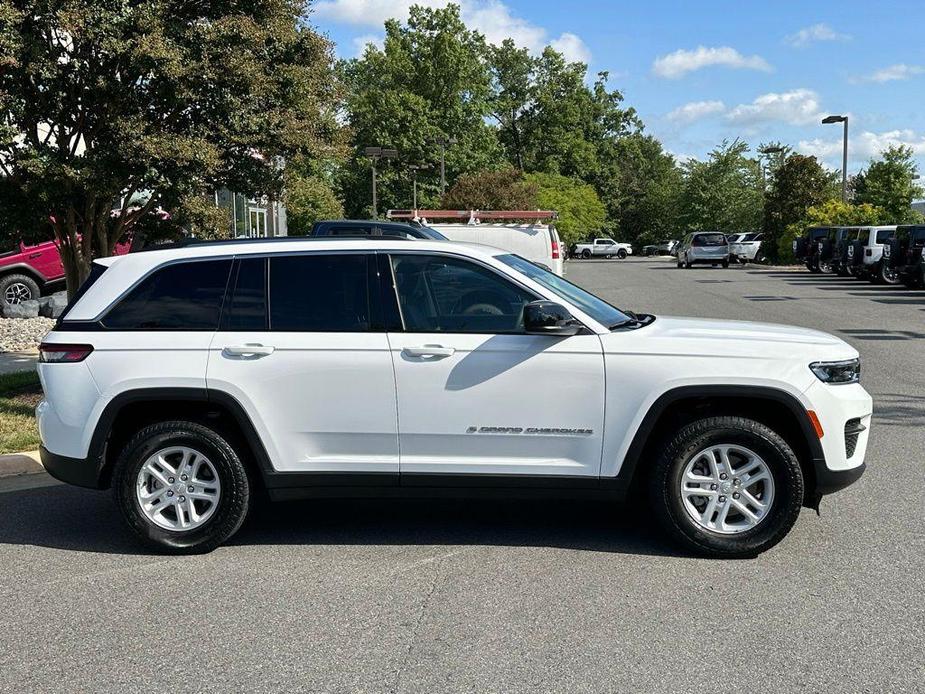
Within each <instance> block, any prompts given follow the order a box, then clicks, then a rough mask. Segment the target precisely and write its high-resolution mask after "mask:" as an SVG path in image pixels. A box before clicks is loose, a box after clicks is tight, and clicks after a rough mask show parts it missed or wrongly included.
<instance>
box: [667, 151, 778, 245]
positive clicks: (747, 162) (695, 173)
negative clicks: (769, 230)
mask: <svg viewBox="0 0 925 694" xmlns="http://www.w3.org/2000/svg"><path fill="white" fill-rule="evenodd" d="M747 151H748V145H747V144H746V143H745V142H742V141H741V140H735V141H734V142H732V143H730V142H727V141H725V140H724V141H723V143H722V144H721V145H720V146H719V147H717V148H716V149H714V150H713V151H712V152H710V156H709V159H708V160H707V161H705V162H701V161H696V160H691V161H689V162H687V163H685V164H684V175H685V181H684V190H683V192H682V193H681V209H680V211H679V212H680V218H681V220H682V222H683V224H684V225H685V228H686V229H687V230H691V231H701V230H702V231H721V232H724V233H733V232H741V231H754V230H757V229H758V228H760V226H761V218H762V205H763V198H764V184H763V182H762V178H761V168H760V166H759V165H758V162H757V161H756V160H754V159H751V158H749V157H747V156H746V155H745V153H746V152H747Z"/></svg>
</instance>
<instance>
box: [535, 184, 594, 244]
mask: <svg viewBox="0 0 925 694" xmlns="http://www.w3.org/2000/svg"><path fill="white" fill-rule="evenodd" d="M526 180H527V182H528V183H531V184H534V185H536V187H537V194H536V201H537V204H538V205H539V207H540V208H541V209H544V210H556V211H557V212H558V213H559V220H558V221H557V222H556V228H557V229H558V230H559V236H560V237H561V239H562V241H563V243H565V244H566V246H570V245H571V244H573V243H577V242H579V241H582V240H584V239H586V238H589V237H591V236H593V235H594V234H595V233H597V232H598V231H599V230H600V229H601V228H602V227H603V226H604V222H605V219H606V217H607V210H606V209H605V207H604V203H602V202H601V199H600V198H599V197H598V195H597V191H595V190H594V187H593V186H590V185H588V184H586V183H582V182H580V181H576V180H575V179H572V178H568V177H567V176H562V175H560V174H553V173H532V174H527V176H526Z"/></svg>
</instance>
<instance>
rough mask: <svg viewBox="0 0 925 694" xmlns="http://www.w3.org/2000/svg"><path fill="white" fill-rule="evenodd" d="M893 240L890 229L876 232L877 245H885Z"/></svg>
mask: <svg viewBox="0 0 925 694" xmlns="http://www.w3.org/2000/svg"><path fill="white" fill-rule="evenodd" d="M891 238H893V231H892V230H890V229H881V230H880V231H878V232H877V243H886V242H887V241H889V240H890V239H891Z"/></svg>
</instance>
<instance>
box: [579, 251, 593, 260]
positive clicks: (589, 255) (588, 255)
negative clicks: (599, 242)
mask: <svg viewBox="0 0 925 694" xmlns="http://www.w3.org/2000/svg"><path fill="white" fill-rule="evenodd" d="M581 257H582V258H584V259H585V260H587V259H588V258H590V257H591V250H590V249H588V248H586V249H584V250H583V251H582V252H581Z"/></svg>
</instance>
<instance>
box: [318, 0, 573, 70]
mask: <svg viewBox="0 0 925 694" xmlns="http://www.w3.org/2000/svg"><path fill="white" fill-rule="evenodd" d="M448 4H450V0H320V2H318V3H316V4H315V5H314V6H313V10H314V11H313V18H314V19H315V20H321V21H329V22H336V23H340V24H352V25H354V26H365V27H377V28H380V27H382V24H383V22H385V20H387V19H398V20H400V21H402V22H404V21H407V19H408V10H409V9H410V8H411V6H412V5H423V6H425V7H445V6H446V5H448ZM456 4H458V5H459V6H460V8H461V13H462V18H463V21H464V22H465V23H466V24H467V25H468V26H470V27H472V28H473V29H476V30H477V31H479V32H480V33H481V34H484V36H485V38H486V39H487V40H488V42H489V43H493V44H500V43H501V42H502V41H503V40H504V39H506V38H511V39H513V40H514V43H516V44H517V45H518V46H522V47H524V48H528V49H530V51H532V52H534V53H538V52H540V51H542V50H543V47H544V46H546V45H547V44H549V45H551V46H552V47H553V48H555V49H556V50H557V51H559V52H560V53H562V54H563V55H564V56H565V57H566V59H567V60H570V61H574V60H580V61H582V62H585V63H587V62H589V61H590V60H591V51H590V50H589V49H588V47H587V45H586V44H585V43H584V41H582V40H581V39H580V38H579V37H578V36H577V35H575V34H572V33H570V32H565V33H563V34H560V35H559V37H558V38H552V37H550V36H549V32H547V30H546V29H544V28H543V27H541V26H537V25H536V24H533V23H531V22H530V21H528V20H526V19H524V18H523V17H517V16H515V15H514V14H512V13H511V9H510V8H509V7H508V6H507V5H505V4H504V3H503V2H501V0H456ZM356 41H357V39H354V44H356Z"/></svg>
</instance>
